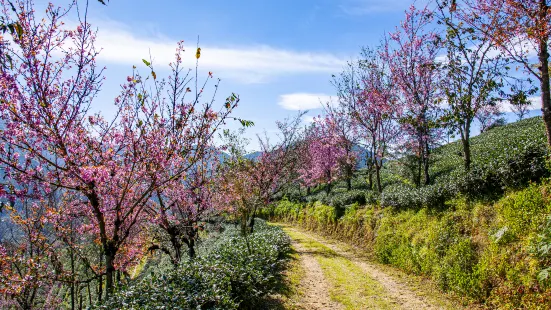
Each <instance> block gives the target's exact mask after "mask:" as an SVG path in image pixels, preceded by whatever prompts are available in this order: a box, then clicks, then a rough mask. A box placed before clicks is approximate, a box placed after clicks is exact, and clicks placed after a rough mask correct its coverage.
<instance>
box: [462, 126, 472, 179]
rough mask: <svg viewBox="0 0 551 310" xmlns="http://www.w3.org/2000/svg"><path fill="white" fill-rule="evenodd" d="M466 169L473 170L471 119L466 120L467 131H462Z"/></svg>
mask: <svg viewBox="0 0 551 310" xmlns="http://www.w3.org/2000/svg"><path fill="white" fill-rule="evenodd" d="M461 143H462V144H463V160H464V162H463V163H464V166H465V171H471V121H470V120H466V124H465V131H464V132H461Z"/></svg>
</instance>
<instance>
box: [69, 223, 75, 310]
mask: <svg viewBox="0 0 551 310" xmlns="http://www.w3.org/2000/svg"><path fill="white" fill-rule="evenodd" d="M71 226H72V225H71ZM71 229H72V227H71ZM71 234H72V233H71ZM71 239H72V235H71ZM71 241H72V240H71ZM70 251H71V280H72V282H71V310H75V253H74V252H73V248H72V247H71V250H70Z"/></svg>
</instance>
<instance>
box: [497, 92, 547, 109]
mask: <svg viewBox="0 0 551 310" xmlns="http://www.w3.org/2000/svg"><path fill="white" fill-rule="evenodd" d="M528 100H529V101H530V102H531V104H530V105H529V106H528V110H538V109H541V97H537V96H534V97H530V98H528ZM502 110H503V111H504V112H513V111H514V110H513V108H512V105H511V104H510V103H504V104H503V108H502Z"/></svg>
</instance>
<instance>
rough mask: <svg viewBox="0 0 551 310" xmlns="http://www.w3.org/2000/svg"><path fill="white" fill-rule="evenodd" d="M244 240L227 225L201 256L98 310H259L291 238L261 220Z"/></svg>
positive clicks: (119, 295)
mask: <svg viewBox="0 0 551 310" xmlns="http://www.w3.org/2000/svg"><path fill="white" fill-rule="evenodd" d="M255 229H256V231H255V232H254V233H252V234H250V235H249V236H247V237H246V238H245V237H242V236H240V235H239V233H238V230H237V229H235V228H231V227H228V229H226V231H225V232H224V233H223V234H222V235H221V236H220V237H219V238H218V239H217V240H216V241H215V242H212V243H210V244H209V246H208V248H202V249H201V251H200V255H199V257H197V258H196V259H194V260H192V261H186V262H183V263H182V264H181V266H180V267H179V268H178V269H177V270H172V271H169V272H167V273H166V274H162V275H158V274H151V275H149V276H147V277H145V278H144V279H143V280H141V281H139V282H138V283H134V284H133V285H130V286H128V287H126V288H124V289H122V290H120V291H119V292H117V293H116V294H115V296H113V297H112V298H110V299H109V300H108V301H107V302H106V303H104V304H102V305H100V306H98V308H99V309H176V308H177V309H237V307H238V306H239V308H245V309H248V308H256V307H258V303H259V302H260V301H261V299H260V298H261V297H262V296H264V295H265V294H267V293H269V292H270V291H271V289H272V288H273V287H274V284H275V281H276V277H277V275H278V273H279V271H280V270H281V267H282V266H281V262H282V260H281V259H282V258H283V256H284V254H285V253H287V252H288V251H289V250H290V239H289V237H288V236H287V235H286V234H285V233H284V232H283V231H282V230H281V229H280V228H279V227H274V226H269V225H267V224H266V223H265V222H264V221H263V220H260V219H257V220H256V224H255Z"/></svg>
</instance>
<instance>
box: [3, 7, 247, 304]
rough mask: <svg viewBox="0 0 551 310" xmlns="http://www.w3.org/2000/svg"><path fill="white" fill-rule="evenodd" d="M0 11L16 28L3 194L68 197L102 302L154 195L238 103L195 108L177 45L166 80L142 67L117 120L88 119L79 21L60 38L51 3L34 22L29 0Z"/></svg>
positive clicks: (87, 30) (87, 55)
mask: <svg viewBox="0 0 551 310" xmlns="http://www.w3.org/2000/svg"><path fill="white" fill-rule="evenodd" d="M1 4H2V12H3V15H4V19H5V20H4V23H5V24H16V25H19V27H21V31H15V32H11V38H10V40H8V39H7V38H2V39H1V43H0V49H1V50H2V53H1V54H0V58H1V61H0V62H1V63H2V64H9V65H6V66H4V67H2V71H1V74H0V98H2V99H1V100H0V118H1V119H2V123H3V125H4V128H3V129H2V135H1V137H0V141H1V143H2V148H0V164H1V165H2V167H3V168H4V172H5V181H4V183H3V189H2V193H1V194H2V196H3V197H5V198H7V199H9V200H10V201H14V202H15V203H18V202H20V201H21V199H23V198H24V196H23V194H24V193H22V192H21V188H26V187H28V186H30V185H31V184H32V185H33V186H35V187H36V188H37V189H40V191H42V192H44V194H45V195H48V194H49V193H51V192H53V191H54V190H61V191H65V192H69V193H71V194H72V195H73V197H74V198H75V203H73V204H71V205H70V206H71V207H72V208H76V210H78V214H79V215H80V216H82V217H84V218H85V219H86V220H85V221H83V222H82V223H83V225H82V227H80V228H78V229H79V231H80V232H81V233H83V234H91V235H93V236H94V239H95V240H96V241H97V242H98V243H99V244H101V248H102V253H101V255H102V257H103V258H104V267H103V268H105V269H104V273H105V284H106V293H107V297H108V296H109V295H110V294H111V293H112V291H113V288H114V274H115V271H116V270H122V271H124V270H125V269H126V268H128V267H129V266H131V265H132V262H136V259H137V257H139V256H140V255H141V254H142V253H143V252H144V250H145V246H144V245H143V238H141V233H142V232H143V227H144V225H146V224H147V223H148V219H147V216H146V215H147V214H148V213H146V212H145V211H146V210H152V209H154V202H153V201H152V199H151V198H152V196H153V194H154V193H155V192H156V190H157V189H159V188H162V187H163V186H167V185H168V184H169V183H170V182H172V181H173V180H177V179H179V178H181V177H183V176H184V175H185V172H186V171H188V170H189V169H190V168H191V167H193V166H194V165H195V163H196V162H197V161H198V160H199V159H200V158H202V155H203V154H204V150H205V148H206V147H207V145H208V143H207V142H208V141H210V140H211V139H212V136H213V135H214V133H215V132H216V129H217V128H218V126H220V125H221V124H223V123H224V121H225V119H226V118H227V117H228V115H229V113H231V111H232V109H233V108H235V107H236V106H237V102H238V101H239V99H238V98H237V96H236V95H232V96H230V97H228V99H227V100H226V102H225V104H224V106H223V107H221V109H220V110H219V111H215V110H214V107H213V104H214V99H212V100H211V101H210V102H207V103H204V104H200V103H199V101H200V100H202V96H203V89H204V86H205V85H206V82H205V84H203V86H202V87H201V86H198V81H197V74H195V77H194V76H193V75H189V71H188V74H185V73H184V71H183V69H182V57H181V55H182V53H183V52H184V50H183V44H182V43H180V44H179V46H178V48H177V50H176V55H175V61H174V62H173V63H172V64H171V69H172V74H171V76H170V77H169V79H168V80H167V81H165V80H161V79H158V78H157V75H156V73H155V71H154V70H153V65H152V64H151V62H149V61H145V60H144V63H145V64H146V66H148V67H149V68H148V70H151V74H150V75H148V77H142V76H141V75H140V74H139V73H138V71H137V70H135V72H134V73H133V75H131V76H129V77H128V78H127V82H126V83H125V84H123V85H122V91H121V95H120V96H118V97H117V98H116V99H115V107H116V110H117V112H116V116H115V118H114V119H112V120H107V119H105V118H103V117H102V116H101V115H100V114H92V113H91V111H90V108H91V106H92V104H93V101H94V98H95V97H96V94H97V93H98V91H99V90H100V87H101V83H102V81H103V78H102V71H103V70H102V69H98V68H97V66H96V63H95V59H96V57H97V55H98V50H96V48H95V45H94V41H95V33H94V32H93V31H92V30H91V25H90V24H89V23H88V22H87V21H86V16H82V17H81V19H80V23H79V25H78V26H77V27H76V29H73V30H67V29H64V28H63V27H62V25H63V22H62V18H63V17H64V16H65V15H66V14H67V13H68V11H64V10H62V9H60V8H55V7H54V6H53V5H49V6H48V9H47V11H46V16H45V18H44V19H41V20H38V19H37V18H36V16H35V14H34V7H33V4H32V2H31V1H23V0H21V1H16V2H14V3H13V5H12V3H11V2H7V1H2V3H1ZM196 57H197V59H199V57H200V53H199V49H198V52H197V56H196ZM196 71H197V69H196ZM211 78H212V74H210V73H209V77H208V78H206V81H208V80H210V79H211ZM193 84H195V87H194V88H195V92H192V91H191V87H190V86H193ZM148 85H150V86H148ZM215 89H216V88H215ZM214 95H216V92H215V91H214ZM214 95H213V98H214ZM186 96H187V97H186ZM73 213H77V212H73ZM67 214H71V212H67ZM60 222H63V219H60ZM100 283H101V280H100ZM100 296H101V294H100Z"/></svg>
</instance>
